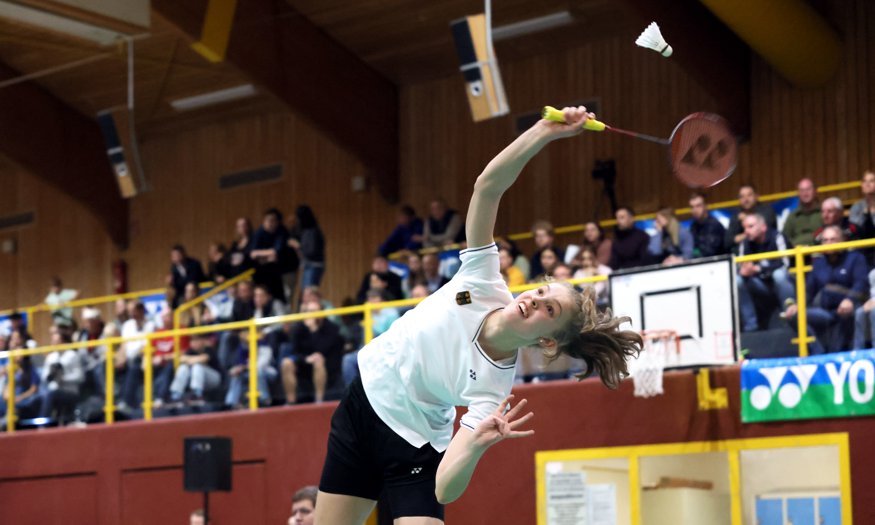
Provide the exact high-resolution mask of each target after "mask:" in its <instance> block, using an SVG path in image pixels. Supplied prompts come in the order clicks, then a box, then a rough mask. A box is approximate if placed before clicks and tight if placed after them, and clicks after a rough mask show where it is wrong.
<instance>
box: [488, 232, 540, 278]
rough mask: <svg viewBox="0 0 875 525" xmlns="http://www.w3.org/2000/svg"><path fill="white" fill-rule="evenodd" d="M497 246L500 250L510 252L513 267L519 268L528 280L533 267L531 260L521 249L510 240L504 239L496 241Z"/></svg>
mask: <svg viewBox="0 0 875 525" xmlns="http://www.w3.org/2000/svg"><path fill="white" fill-rule="evenodd" d="M495 242H496V244H498V249H499V250H502V249H505V250H508V251H509V252H510V254H511V256H512V257H513V265H514V266H516V267H517V268H519V270H520V271H521V272H523V276H524V277H526V278H528V276H529V274H530V273H531V271H532V268H531V266H530V265H529V259H528V257H526V256H525V255H523V252H521V251H520V249H519V247H518V246H517V245H516V243H515V242H513V241H512V240H510V239H502V238H498V239H496V240H495Z"/></svg>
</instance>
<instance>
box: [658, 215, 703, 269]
mask: <svg viewBox="0 0 875 525" xmlns="http://www.w3.org/2000/svg"><path fill="white" fill-rule="evenodd" d="M653 222H654V225H655V226H656V232H655V233H654V234H653V235H651V236H650V244H649V247H648V251H649V252H650V255H651V257H653V258H654V259H655V260H656V261H657V262H660V263H662V264H664V265H666V266H670V265H673V264H678V263H682V262H684V261H689V260H690V259H692V258H693V236H692V235H690V232H689V230H687V229H686V228H685V227H683V226H681V223H680V222H678V220H677V217H675V215H674V210H673V209H671V208H662V209H660V210H659V211H658V212H656V218H655V219H654V221H653Z"/></svg>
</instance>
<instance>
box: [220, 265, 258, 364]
mask: <svg viewBox="0 0 875 525" xmlns="http://www.w3.org/2000/svg"><path fill="white" fill-rule="evenodd" d="M253 295H254V294H253V290H252V281H240V282H239V283H237V285H236V290H235V292H234V299H233V300H232V301H231V314H230V316H229V317H220V318H219V322H220V323H233V322H237V321H248V320H249V319H252V316H253V315H254V314H255V301H254V300H253ZM238 346H240V340H239V339H238V338H237V332H236V331H228V332H222V333H221V334H219V349H218V358H219V364H220V365H221V366H222V370H225V369H227V368H229V367H230V366H231V359H233V356H234V352H235V351H236V349H237V347H238Z"/></svg>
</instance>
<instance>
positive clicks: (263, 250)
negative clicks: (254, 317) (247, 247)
mask: <svg viewBox="0 0 875 525" xmlns="http://www.w3.org/2000/svg"><path fill="white" fill-rule="evenodd" d="M288 240H289V232H288V230H286V227H285V226H283V215H282V214H281V213H280V212H279V210H277V209H276V208H271V209H269V210H267V211H266V212H264V219H263V220H262V223H261V227H260V228H258V230H256V231H255V235H254V237H253V240H252V251H251V252H250V256H251V257H252V259H253V260H254V261H255V265H256V268H257V269H256V271H255V282H256V283H257V284H263V285H265V286H266V287H267V289H268V290H269V291H270V295H271V296H272V297H273V298H274V299H279V300H280V301H283V302H285V301H286V300H287V297H286V290H285V288H284V286H283V280H284V275H286V274H293V275H294V274H295V273H296V272H297V271H298V264H299V261H298V255H297V253H296V252H295V251H294V250H292V249H289V247H288ZM286 281H291V282H294V277H293V278H291V279H288V278H286Z"/></svg>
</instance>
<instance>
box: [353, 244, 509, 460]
mask: <svg viewBox="0 0 875 525" xmlns="http://www.w3.org/2000/svg"><path fill="white" fill-rule="evenodd" d="M460 259H461V261H462V266H461V268H459V271H458V272H457V273H456V275H455V276H454V277H453V279H452V280H451V281H450V282H449V283H447V284H445V285H444V286H443V287H441V288H440V289H439V290H438V291H436V292H435V293H434V294H432V295H431V296H429V297H427V298H426V299H425V300H424V301H422V302H421V303H419V305H417V306H416V308H414V309H413V310H410V311H409V312H407V313H406V314H404V316H403V317H401V318H400V319H398V320H397V321H395V323H394V324H393V325H392V327H391V328H390V329H389V330H388V331H386V333H384V334H383V335H381V336H380V337H377V338H376V339H374V340H373V341H371V342H370V343H369V344H368V345H367V346H365V347H364V348H363V349H362V350H361V352H359V356H358V361H359V369H360V370H361V377H362V384H363V385H364V388H365V393H367V396H368V400H369V401H370V403H371V406H373V408H374V412H376V413H377V415H378V416H380V419H382V420H383V422H384V423H386V424H387V425H388V426H389V428H391V429H392V430H394V431H395V432H396V433H397V434H398V435H399V436H401V437H403V438H404V439H405V440H406V441H407V442H408V443H410V444H411V445H413V446H414V447H417V448H419V447H422V446H423V445H424V444H426V443H431V446H432V447H434V449H435V450H437V451H438V452H443V451H444V450H446V448H447V446H449V444H450V440H451V439H452V437H453V422H454V421H455V419H456V409H455V407H457V406H467V407H468V412H467V413H466V414H465V415H464V416H462V421H461V424H462V425H464V426H466V427H468V428H470V429H472V430H473V429H474V428H475V427H476V426H477V424H478V423H479V422H480V421H481V420H482V419H484V418H485V417H486V416H488V415H489V414H491V413H492V412H493V411H494V410H495V409H496V408H497V407H498V405H499V403H501V402H502V401H503V400H504V398H505V397H506V396H507V395H508V394H509V393H510V390H511V387H512V386H513V380H514V368H515V365H516V357H514V358H511V359H506V360H503V361H500V362H496V361H493V360H492V359H490V358H489V357H488V356H487V355H486V353H485V352H484V351H483V349H482V348H480V345H479V344H478V343H477V337H478V336H479V335H480V330H481V329H482V327H483V323H484V321H485V320H486V317H487V316H488V315H489V314H490V313H491V312H493V311H495V310H497V309H500V308H504V307H505V305H507V304H508V303H510V302H511V301H513V296H512V295H511V294H510V292H509V291H508V289H507V285H506V284H505V282H504V279H502V278H501V273H500V271H499V267H498V247H497V246H496V245H495V244H490V245H488V246H482V247H479V248H470V249H467V250H464V251H462V253H461V255H460Z"/></svg>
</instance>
